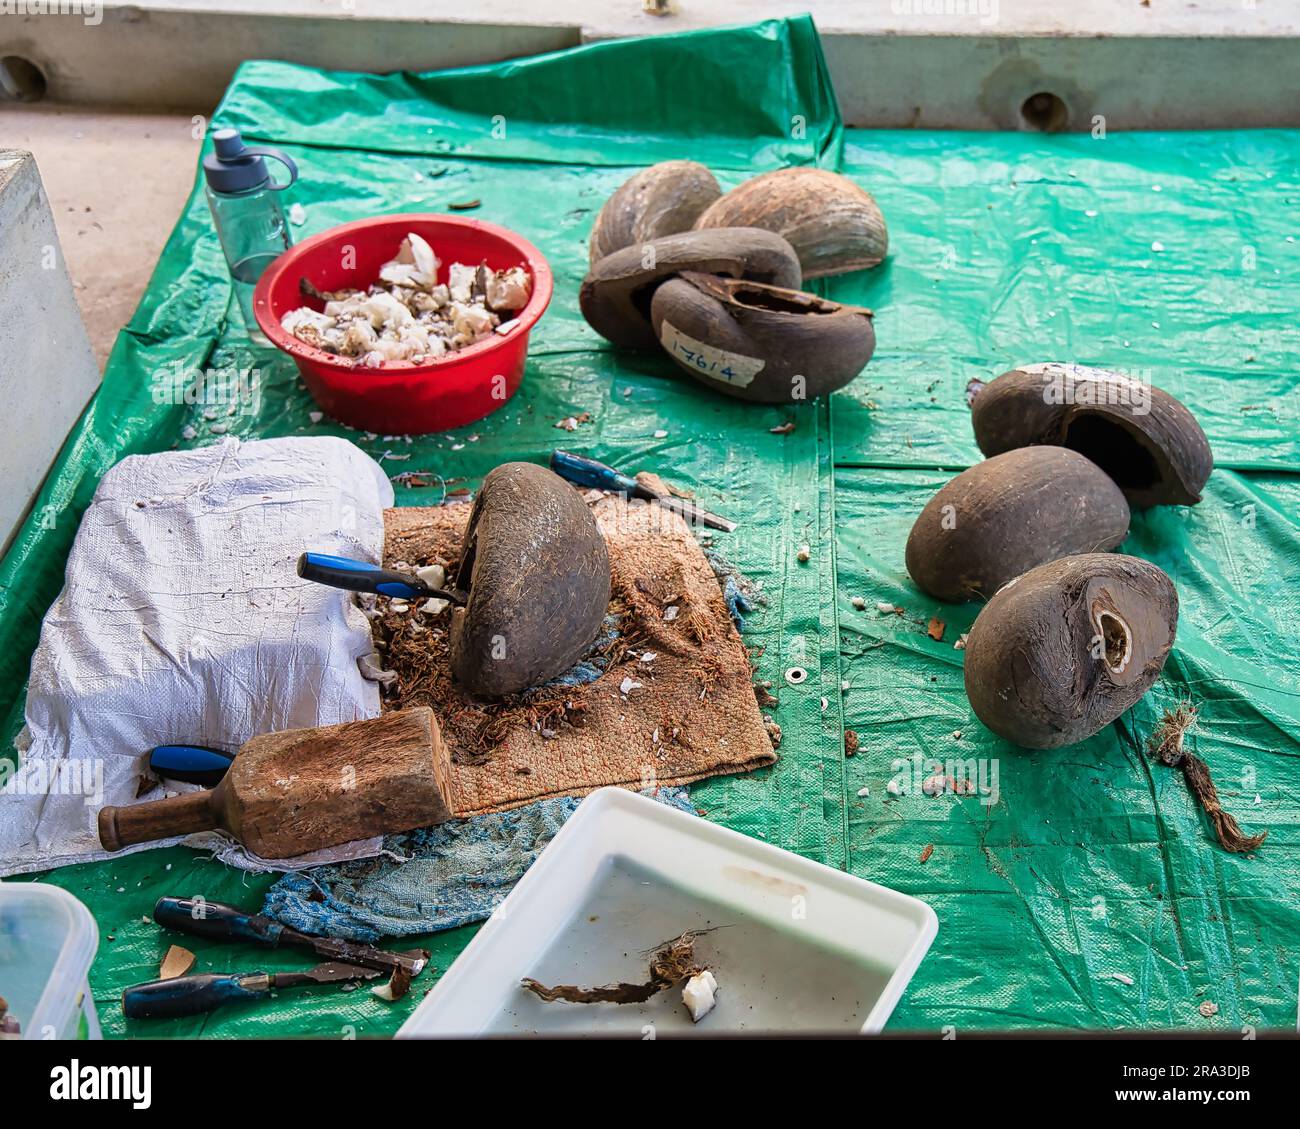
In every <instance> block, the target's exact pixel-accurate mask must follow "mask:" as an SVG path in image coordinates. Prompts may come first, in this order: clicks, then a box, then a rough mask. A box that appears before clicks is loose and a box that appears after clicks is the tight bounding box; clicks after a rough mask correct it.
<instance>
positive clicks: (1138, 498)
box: [971, 361, 1214, 510]
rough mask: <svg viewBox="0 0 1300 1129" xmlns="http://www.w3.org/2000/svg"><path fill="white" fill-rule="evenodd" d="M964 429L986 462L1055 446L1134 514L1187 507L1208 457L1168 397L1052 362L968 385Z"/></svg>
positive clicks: (1208, 466) (1204, 442)
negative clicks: (1087, 465) (1101, 475)
mask: <svg viewBox="0 0 1300 1129" xmlns="http://www.w3.org/2000/svg"><path fill="white" fill-rule="evenodd" d="M972 392H973V395H972V397H971V423H972V424H973V425H974V428H975V442H976V443H978V444H979V448H980V450H981V451H983V452H984V453H985V454H986V455H997V454H1001V453H1002V452H1003V451H1010V450H1012V449H1014V448H1016V447H1027V446H1029V445H1031V444H1055V445H1058V446H1062V447H1069V448H1071V449H1072V450H1075V451H1079V452H1081V453H1082V454H1084V455H1087V456H1088V458H1090V459H1092V460H1093V462H1095V463H1096V464H1097V465H1098V466H1100V467H1101V468H1102V469H1103V470H1104V471H1106V473H1107V474H1109V475H1110V476H1111V477H1112V478H1113V479H1114V480H1115V481H1116V483H1118V485H1119V488H1120V489H1121V490H1123V491H1124V494H1125V496H1126V497H1127V498H1128V500H1129V505H1131V506H1132V507H1133V508H1134V509H1136V510H1145V509H1148V508H1150V507H1151V506H1190V505H1194V504H1195V503H1197V502H1199V501H1200V500H1201V491H1202V489H1203V488H1204V486H1205V482H1206V479H1208V478H1209V477H1210V471H1211V470H1213V469H1214V456H1213V454H1212V453H1211V451H1210V443H1209V440H1208V439H1206V437H1205V432H1204V431H1202V430H1201V425H1200V424H1199V423H1197V422H1196V417H1195V416H1193V415H1192V413H1191V412H1190V411H1188V410H1187V408H1186V407H1185V406H1184V405H1183V404H1182V403H1181V402H1180V401H1178V400H1176V399H1175V398H1174V397H1173V396H1171V395H1169V393H1168V392H1165V391H1163V390H1162V389H1159V388H1154V387H1152V386H1151V385H1149V384H1146V383H1145V382H1143V381H1138V380H1133V379H1131V378H1130V377H1127V376H1124V375H1123V374H1122V373H1117V372H1110V371H1108V370H1106V369H1098V368H1087V367H1084V366H1082V365H1068V364H1060V363H1057V362H1054V361H1052V362H1046V363H1043V364H1032V365H1021V366H1020V367H1019V368H1015V369H1012V370H1010V371H1009V372H1004V373H1003V374H1002V375H1001V376H999V377H997V378H996V379H995V380H992V381H990V382H989V383H987V384H982V385H981V384H979V383H978V382H974V383H973V384H972Z"/></svg>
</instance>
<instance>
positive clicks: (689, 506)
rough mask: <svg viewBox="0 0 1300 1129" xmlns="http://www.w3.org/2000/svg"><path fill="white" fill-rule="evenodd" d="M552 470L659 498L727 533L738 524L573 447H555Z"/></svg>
mask: <svg viewBox="0 0 1300 1129" xmlns="http://www.w3.org/2000/svg"><path fill="white" fill-rule="evenodd" d="M551 470H553V471H555V473H556V474H558V475H559V476H560V477H561V478H563V479H565V480H566V481H568V482H572V483H573V484H574V485H575V486H585V487H587V488H588V489H591V490H614V491H617V492H619V493H621V494H627V495H628V496H629V497H632V498H644V499H645V500H646V501H647V502H657V503H659V505H661V506H663V508H664V509H666V510H673V511H675V512H676V513H679V514H681V515H682V517H684V518H685V519H686V520H687V521H690V522H699V523H700V524H701V525H707V526H710V527H711V528H713V529H721V530H723V531H724V532H726V533H730V532H732V531H733V530H734V529H735V528H736V523H735V522H734V521H728V520H727V519H726V518H725V517H719V516H718V515H717V514H711V513H709V511H708V510H705V509H701V508H700V507H699V506H697V505H696V504H695V503H694V502H688V501H687V500H686V499H685V498H677V497H675V496H673V495H672V494H662V493H660V492H659V491H657V490H651V489H650V487H648V486H645V485H643V484H642V483H640V482H638V481H637V480H636V479H635V478H632V477H630V476H628V475H626V474H623V473H622V472H621V471H617V470H615V469H614V468H613V467H612V466H606V465H605V464H604V463H602V462H597V460H595V459H589V458H587V457H586V456H585V455H575V454H574V453H573V452H572V451H552V452H551Z"/></svg>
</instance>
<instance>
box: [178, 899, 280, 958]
mask: <svg viewBox="0 0 1300 1129" xmlns="http://www.w3.org/2000/svg"><path fill="white" fill-rule="evenodd" d="M153 919H154V921H156V922H157V923H158V924H159V925H162V926H164V927H166V928H168V929H179V930H180V931H181V932H182V933H191V934H193V935H194V936H195V937H208V938H210V939H212V940H214V941H252V942H254V943H255V944H259V945H271V946H275V945H278V944H279V943H280V941H281V940H282V939H284V937H285V927H284V926H283V925H281V924H280V923H279V922H278V921H272V920H271V919H270V918H269V917H263V916H262V915H261V914H259V913H245V912H244V911H243V910H242V909H236V908H235V907H234V906H228V905H224V904H223V903H221V902H209V901H206V900H204V899H198V900H195V899H193V898H159V899H158V904H157V905H155V906H154V907H153Z"/></svg>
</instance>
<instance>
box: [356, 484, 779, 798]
mask: <svg viewBox="0 0 1300 1129" xmlns="http://www.w3.org/2000/svg"><path fill="white" fill-rule="evenodd" d="M588 501H589V503H590V504H591V505H592V513H593V515H594V516H595V518H596V521H597V524H598V525H599V526H600V529H601V531H602V533H603V534H604V535H605V540H606V544H607V545H608V548H609V557H610V572H611V581H612V583H611V598H610V605H609V611H608V616H607V623H612V626H613V628H614V630H612V631H607V632H606V634H605V636H604V637H603V638H602V639H601V641H599V642H598V643H597V645H596V647H595V651H594V654H595V656H597V657H600V658H602V660H603V661H604V663H605V669H604V672H603V673H602V674H601V676H600V677H599V678H598V679H596V680H595V681H594V682H591V683H588V684H586V685H582V686H560V687H550V688H536V689H533V690H530V691H526V692H524V693H522V694H516V695H512V696H510V697H508V698H505V699H502V700H499V701H488V700H484V699H479V698H475V697H473V696H472V695H470V694H468V693H466V692H465V691H463V690H462V689H461V688H460V687H459V686H458V685H457V684H456V683H455V682H454V680H453V679H452V675H451V668H450V663H449V656H448V638H447V623H448V617H449V612H448V611H444V612H443V613H442V614H441V615H438V616H430V615H424V614H421V613H420V611H419V610H418V609H419V606H420V602H419V601H413V602H412V603H411V604H410V606H409V608H408V610H406V611H404V612H395V611H393V610H392V608H391V607H390V606H389V604H388V601H386V600H383V599H380V600H379V613H380V614H379V615H378V616H377V617H376V618H375V619H374V620H372V628H373V634H374V638H375V643H376V647H377V649H378V650H379V653H380V656H381V658H382V660H383V666H384V667H385V668H386V669H387V670H391V671H393V672H395V673H396V675H397V678H396V680H395V681H393V682H391V683H390V684H389V685H387V686H385V687H384V688H383V689H384V699H383V702H384V708H385V709H404V708H407V707H410V706H429V707H431V708H432V709H433V711H434V713H435V714H436V716H437V719H438V724H439V726H440V727H441V730H442V737H443V740H444V742H445V743H446V745H447V747H448V749H449V751H450V753H451V757H452V762H453V768H452V807H453V810H454V812H455V814H456V815H458V816H466V815H475V814H479V813H482V812H487V811H500V810H503V809H506V808H511V807H517V806H519V805H521V804H525V803H529V802H531V801H533V800H537V799H542V798H544V797H547V796H560V795H585V794H586V793H587V792H590V791H593V790H594V789H596V788H599V787H603V786H605V785H610V784H614V785H621V786H624V787H630V788H637V789H642V788H645V787H654V786H658V785H670V784H687V783H691V782H693V781H696V780H702V779H704V778H706V777H709V776H716V775H722V774H726V773H736V772H748V771H751V770H753V769H756V768H760V767H763V766H765V765H770V764H772V763H773V762H774V761H775V760H776V755H775V753H774V752H773V750H772V743H771V741H770V740H769V738H768V735H767V731H766V729H765V727H764V722H763V716H762V714H761V713H760V712H759V710H758V703H757V701H756V699H755V697H754V688H753V684H752V681H751V679H752V669H751V665H750V659H749V654H748V652H747V651H746V650H745V647H744V645H743V643H742V642H741V639H740V636H739V634H738V633H737V631H736V628H735V625H734V624H733V623H732V621H731V617H730V615H729V614H728V612H727V606H726V602H725V601H724V600H723V597H722V590H721V588H720V587H719V585H718V582H717V578H716V576H715V575H714V572H713V569H712V567H711V566H710V565H709V562H708V561H707V560H706V559H705V557H704V554H703V552H702V551H701V550H700V547H699V544H698V543H697V542H696V540H695V538H694V537H693V536H692V534H691V532H690V529H689V528H688V526H687V525H686V523H685V522H684V521H683V520H682V519H681V518H680V517H679V516H678V515H677V514H675V513H672V512H670V511H667V510H663V509H661V508H660V507H658V506H651V505H646V504H645V503H643V502H639V501H637V500H632V501H630V502H629V501H628V500H627V499H625V498H623V497H622V496H619V495H600V494H597V493H595V492H593V493H592V494H590V495H589V496H588ZM469 513H470V507H469V506H467V505H464V504H451V505H444V506H430V507H414V506H404V507H400V508H397V509H390V510H387V511H386V512H385V514H384V526H385V545H384V563H385V565H386V566H388V567H393V566H394V565H399V564H400V565H405V566H407V567H409V568H411V569H415V568H420V567H423V566H425V565H428V564H441V565H443V566H444V567H446V569H447V575H448V582H449V583H450V582H451V580H452V578H454V576H455V569H456V565H457V563H458V561H457V555H458V553H459V551H460V542H461V536H462V533H463V531H464V528H465V524H466V522H467V521H468V518H469ZM671 607H676V608H677V609H678V610H677V613H676V615H675V617H674V618H673V619H670V620H667V619H665V618H664V616H665V614H671V613H669V612H668V609H669V608H671ZM647 653H653V654H654V656H655V657H654V658H653V659H652V660H651V661H649V662H646V661H643V656H645V655H646V654H647ZM589 657H590V656H589ZM626 679H630V680H631V682H633V683H640V684H641V685H640V686H636V687H630V688H629V690H628V692H627V693H624V692H623V690H622V686H623V684H624V681H625V680H626Z"/></svg>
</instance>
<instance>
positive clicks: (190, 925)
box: [153, 897, 429, 976]
mask: <svg viewBox="0 0 1300 1129" xmlns="http://www.w3.org/2000/svg"><path fill="white" fill-rule="evenodd" d="M153 919H154V921H156V922H157V923H158V924H159V925H161V926H164V927H165V928H168V929H179V930H180V931H181V932H182V933H189V934H191V935H193V936H195V937H207V938H208V939H209V940H213V941H251V942H253V943H254V944H258V945H269V946H270V947H271V948H276V947H278V946H280V945H297V946H300V947H302V948H307V949H311V951H312V952H314V953H315V954H316V955H317V956H319V957H325V958H326V959H328V960H335V961H344V962H346V963H348V964H356V965H361V966H362V967H364V968H376V969H379V970H380V971H383V972H392V971H393V970H394V969H396V968H401V969H403V970H404V971H406V972H407V973H409V974H410V975H411V976H419V975H420V973H421V972H423V971H424V966H425V965H426V964H428V963H429V954H428V952H426V951H425V950H424V949H411V950H409V951H407V952H397V953H394V952H389V951H388V950H387V949H380V948H376V947H375V946H374V945H363V944H360V943H359V942H356V941H344V940H340V939H339V938H337V937H312V936H309V935H308V934H306V933H299V932H298V931H297V930H296V929H290V928H289V926H287V925H281V924H280V923H279V922H278V921H274V920H272V919H271V918H269V917H264V916H263V915H262V914H260V913H245V912H244V911H243V910H241V909H236V908H235V907H234V906H228V905H225V904H223V903H221V902H210V901H208V900H207V899H206V898H170V897H169V898H159V899H158V903H157V904H156V905H155V906H154V907H153Z"/></svg>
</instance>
